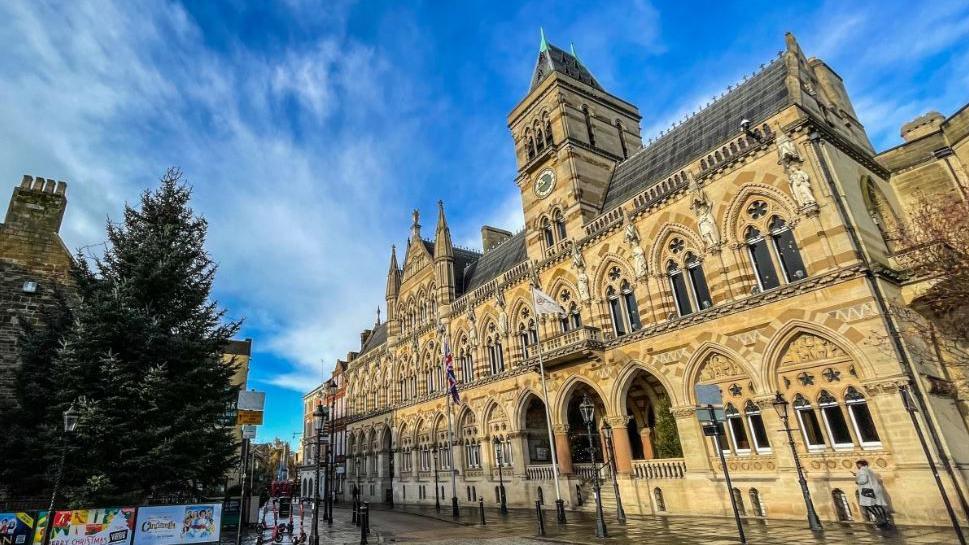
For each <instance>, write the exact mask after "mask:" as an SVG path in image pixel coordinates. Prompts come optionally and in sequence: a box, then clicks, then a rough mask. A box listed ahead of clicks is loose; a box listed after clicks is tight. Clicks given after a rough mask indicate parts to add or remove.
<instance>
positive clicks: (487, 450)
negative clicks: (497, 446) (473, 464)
mask: <svg viewBox="0 0 969 545" xmlns="http://www.w3.org/2000/svg"><path fill="white" fill-rule="evenodd" d="M478 444H479V445H480V446H481V452H479V453H478V454H479V455H480V457H481V472H482V473H483V474H484V476H485V478H487V479H491V470H492V469H494V467H495V466H494V464H493V463H492V462H491V459H492V457H493V456H494V452H495V451H494V449H493V448H491V437H484V438H482V439H481V442H480V443H478Z"/></svg>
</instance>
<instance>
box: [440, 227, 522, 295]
mask: <svg viewBox="0 0 969 545" xmlns="http://www.w3.org/2000/svg"><path fill="white" fill-rule="evenodd" d="M527 258H528V256H527V255H526V253H525V231H519V232H518V233H515V234H514V235H512V236H511V238H509V239H508V240H506V241H504V242H502V243H501V244H500V245H499V246H498V247H497V248H495V249H494V250H490V251H488V252H485V254H484V255H482V256H481V257H480V258H478V260H477V261H476V262H475V263H474V264H473V265H472V266H471V268H470V269H469V270H468V271H466V273H465V275H464V277H465V280H466V284H465V287H464V290H462V293H467V292H469V291H471V290H473V289H475V288H477V287H479V286H483V285H484V284H487V283H488V282H490V281H491V280H494V279H495V278H497V277H498V275H499V274H501V273H503V272H505V271H507V270H508V269H510V268H512V267H514V266H515V265H518V264H519V263H521V262H522V261H525V259H527ZM455 267H457V265H455Z"/></svg>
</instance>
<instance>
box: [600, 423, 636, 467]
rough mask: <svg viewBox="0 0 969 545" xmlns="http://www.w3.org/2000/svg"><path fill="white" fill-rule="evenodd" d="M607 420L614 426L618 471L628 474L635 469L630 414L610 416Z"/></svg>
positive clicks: (613, 439) (613, 444)
mask: <svg viewBox="0 0 969 545" xmlns="http://www.w3.org/2000/svg"><path fill="white" fill-rule="evenodd" d="M606 422H608V423H609V425H610V426H612V450H613V456H615V457H616V472H617V473H622V474H625V475H628V474H629V473H632V470H633V449H632V446H630V444H629V428H627V427H626V424H627V423H628V422H629V417H628V416H610V417H608V418H606Z"/></svg>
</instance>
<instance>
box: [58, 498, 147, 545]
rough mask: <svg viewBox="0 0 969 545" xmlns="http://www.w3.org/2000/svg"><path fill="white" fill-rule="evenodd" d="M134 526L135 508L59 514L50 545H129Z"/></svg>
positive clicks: (87, 510)
mask: <svg viewBox="0 0 969 545" xmlns="http://www.w3.org/2000/svg"><path fill="white" fill-rule="evenodd" d="M134 524H135V508H134V507H109V508H106V509H78V510H76V511H57V512H56V513H54V521H53V524H51V529H50V532H51V534H50V545H130V544H131V536H132V534H133V533H134V532H133V530H134Z"/></svg>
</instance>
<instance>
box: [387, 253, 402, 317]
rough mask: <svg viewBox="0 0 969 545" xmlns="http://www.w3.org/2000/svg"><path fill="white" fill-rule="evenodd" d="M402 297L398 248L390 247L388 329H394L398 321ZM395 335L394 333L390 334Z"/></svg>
mask: <svg viewBox="0 0 969 545" xmlns="http://www.w3.org/2000/svg"><path fill="white" fill-rule="evenodd" d="M398 295H400V267H399V266H398V265H397V247H396V246H391V247H390V270H388V271H387V296H386V299H387V327H389V328H394V327H395V326H396V320H397V296H398ZM390 333H391V334H394V331H391V332H390Z"/></svg>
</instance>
